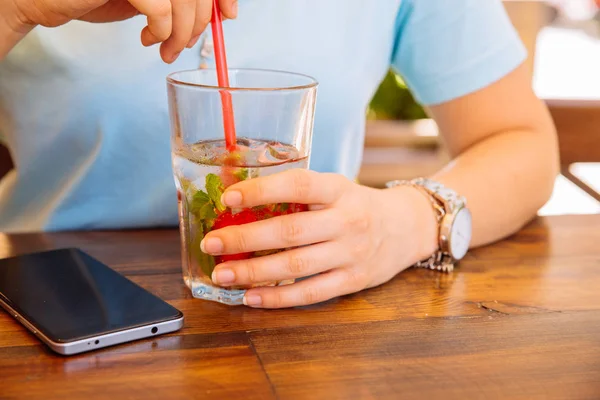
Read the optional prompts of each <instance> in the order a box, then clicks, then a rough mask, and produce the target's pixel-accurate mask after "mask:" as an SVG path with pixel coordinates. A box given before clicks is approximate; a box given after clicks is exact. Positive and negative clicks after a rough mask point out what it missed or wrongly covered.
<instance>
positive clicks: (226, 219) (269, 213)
mask: <svg viewBox="0 0 600 400" xmlns="http://www.w3.org/2000/svg"><path fill="white" fill-rule="evenodd" d="M303 211H308V206H307V205H306V204H297V203H292V204H289V206H288V207H286V208H285V210H283V211H282V210H281V207H273V206H272V207H257V208H253V209H252V208H247V209H244V210H242V211H239V212H236V213H235V214H234V213H232V212H231V210H230V209H227V210H225V211H223V212H222V213H220V214H219V215H218V216H217V218H216V219H215V223H214V225H213V228H212V230H216V229H221V228H225V227H227V226H234V225H244V224H249V223H251V222H256V221H260V220H264V219H268V218H271V217H277V216H280V215H288V214H293V213H297V212H303ZM252 255H253V253H252V252H248V253H238V254H225V255H222V256H217V257H215V261H216V263H217V264H221V263H223V262H226V261H238V260H247V259H249V258H251V257H252Z"/></svg>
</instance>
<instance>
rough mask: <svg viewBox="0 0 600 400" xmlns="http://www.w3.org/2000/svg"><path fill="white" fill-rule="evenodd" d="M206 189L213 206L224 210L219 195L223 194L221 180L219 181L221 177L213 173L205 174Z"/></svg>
mask: <svg viewBox="0 0 600 400" xmlns="http://www.w3.org/2000/svg"><path fill="white" fill-rule="evenodd" d="M206 191H207V192H208V197H209V198H210V200H212V202H213V204H214V206H215V208H216V209H217V210H218V211H225V206H224V205H223V203H221V195H222V194H223V182H221V178H219V177H218V176H217V175H215V174H208V175H206Z"/></svg>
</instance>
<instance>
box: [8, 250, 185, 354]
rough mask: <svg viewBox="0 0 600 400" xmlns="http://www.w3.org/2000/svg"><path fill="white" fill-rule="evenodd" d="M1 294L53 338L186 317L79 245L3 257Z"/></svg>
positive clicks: (82, 336) (77, 337) (69, 338)
mask: <svg viewBox="0 0 600 400" xmlns="http://www.w3.org/2000/svg"><path fill="white" fill-rule="evenodd" d="M0 297H2V299H3V301H4V302H6V303H7V304H8V305H9V306H10V307H12V308H13V309H14V310H15V311H17V312H18V313H19V314H21V316H22V317H24V318H25V319H27V320H28V321H29V322H30V323H31V324H32V325H34V326H35V327H36V328H37V329H38V330H40V331H41V332H42V333H44V334H45V335H46V336H47V337H48V338H50V339H52V340H53V341H55V342H63V343H66V342H70V341H75V340H81V339H85V338H88V337H92V336H95V335H98V334H100V333H102V334H104V333H111V332H116V331H120V330H123V329H128V328H135V327H137V326H143V325H147V324H153V323H159V322H163V321H168V320H171V319H174V318H178V317H180V316H181V312H180V311H179V310H177V309H176V308H174V307H172V306H170V305H169V304H167V303H166V302H164V301H163V300H161V299H159V298H158V297H156V296H154V295H153V294H151V293H149V292H147V291H146V290H145V289H143V288H141V287H140V286H138V285H136V284H135V283H133V282H131V281H130V280H128V279H126V278H125V277H123V276H122V275H120V274H119V273H117V272H116V271H114V270H112V269H111V268H109V267H108V266H106V265H104V264H102V263H101V262H100V261H98V260H96V259H94V258H92V257H90V256H89V255H87V254H85V253H84V252H82V251H80V250H77V249H62V250H53V251H48V252H41V253H35V254H28V255H23V256H17V257H12V258H6V259H2V260H0Z"/></svg>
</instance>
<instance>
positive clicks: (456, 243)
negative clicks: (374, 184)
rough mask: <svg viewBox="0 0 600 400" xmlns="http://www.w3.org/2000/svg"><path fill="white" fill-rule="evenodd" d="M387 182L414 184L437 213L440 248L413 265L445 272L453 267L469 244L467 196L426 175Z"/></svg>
mask: <svg viewBox="0 0 600 400" xmlns="http://www.w3.org/2000/svg"><path fill="white" fill-rule="evenodd" d="M386 186H387V187H388V188H393V187H397V186H413V187H415V188H417V189H419V190H420V191H421V192H422V193H423V194H425V195H426V196H427V197H428V198H429V200H430V201H431V205H432V206H433V209H434V212H435V214H436V218H437V222H438V230H439V233H438V244H439V248H438V250H436V252H435V253H434V254H433V255H432V256H431V257H429V258H428V259H426V260H423V261H420V262H418V263H417V264H415V267H421V268H429V269H434V270H439V271H444V272H451V271H452V270H454V265H455V264H456V263H457V262H458V261H460V260H461V259H462V258H463V257H464V256H465V254H467V251H468V250H469V245H470V244H471V229H472V222H471V212H470V211H469V209H468V208H467V201H466V199H465V198H464V197H461V196H459V195H458V194H457V193H456V192H454V191H453V190H451V189H449V188H447V187H445V186H444V185H442V184H441V183H439V182H436V181H433V180H431V179H426V178H417V179H413V180H397V181H391V182H388V183H387V184H386Z"/></svg>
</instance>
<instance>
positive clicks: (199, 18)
mask: <svg viewBox="0 0 600 400" xmlns="http://www.w3.org/2000/svg"><path fill="white" fill-rule="evenodd" d="M211 15H212V0H199V2H198V3H197V4H196V17H195V20H194V28H193V29H192V39H191V40H190V41H189V43H188V44H187V47H188V48H191V47H193V46H194V45H195V44H196V42H198V39H199V38H200V35H201V34H202V32H204V30H205V29H206V27H207V26H208V24H210V17H211Z"/></svg>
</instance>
